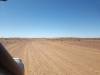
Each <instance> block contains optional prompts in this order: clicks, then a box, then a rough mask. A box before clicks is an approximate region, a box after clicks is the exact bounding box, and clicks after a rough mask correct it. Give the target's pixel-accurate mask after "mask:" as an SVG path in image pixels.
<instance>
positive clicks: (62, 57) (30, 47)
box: [6, 40, 100, 75]
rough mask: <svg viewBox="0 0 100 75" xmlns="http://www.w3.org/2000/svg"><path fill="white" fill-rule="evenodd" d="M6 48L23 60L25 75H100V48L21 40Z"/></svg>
mask: <svg viewBox="0 0 100 75" xmlns="http://www.w3.org/2000/svg"><path fill="white" fill-rule="evenodd" d="M99 44H100V43H99ZM6 47H7V48H8V50H9V52H10V53H11V55H12V56H13V57H19V58H21V59H22V60H23V63H24V65H25V75H100V50H99V48H93V47H89V46H88V47H87V46H80V45H75V43H74V44H72V43H70V42H62V41H51V40H28V41H18V42H14V43H12V44H7V45H6ZM99 47H100V46H99Z"/></svg>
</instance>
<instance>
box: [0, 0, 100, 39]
mask: <svg viewBox="0 0 100 75" xmlns="http://www.w3.org/2000/svg"><path fill="white" fill-rule="evenodd" d="M0 36H3V37H100V0H8V2H5V3H0Z"/></svg>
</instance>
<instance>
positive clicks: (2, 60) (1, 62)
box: [0, 43, 23, 75]
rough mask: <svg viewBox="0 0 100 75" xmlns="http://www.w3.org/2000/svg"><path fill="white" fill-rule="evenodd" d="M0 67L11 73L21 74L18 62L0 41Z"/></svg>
mask: <svg viewBox="0 0 100 75" xmlns="http://www.w3.org/2000/svg"><path fill="white" fill-rule="evenodd" d="M0 67H3V69H5V70H7V71H8V72H9V73H10V74H11V75H23V71H22V69H21V68H20V67H19V65H18V63H17V62H16V61H15V60H14V59H13V58H12V56H11V55H10V54H9V53H8V52H7V50H6V49H5V48H4V46H3V45H2V44H1V43H0Z"/></svg>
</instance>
